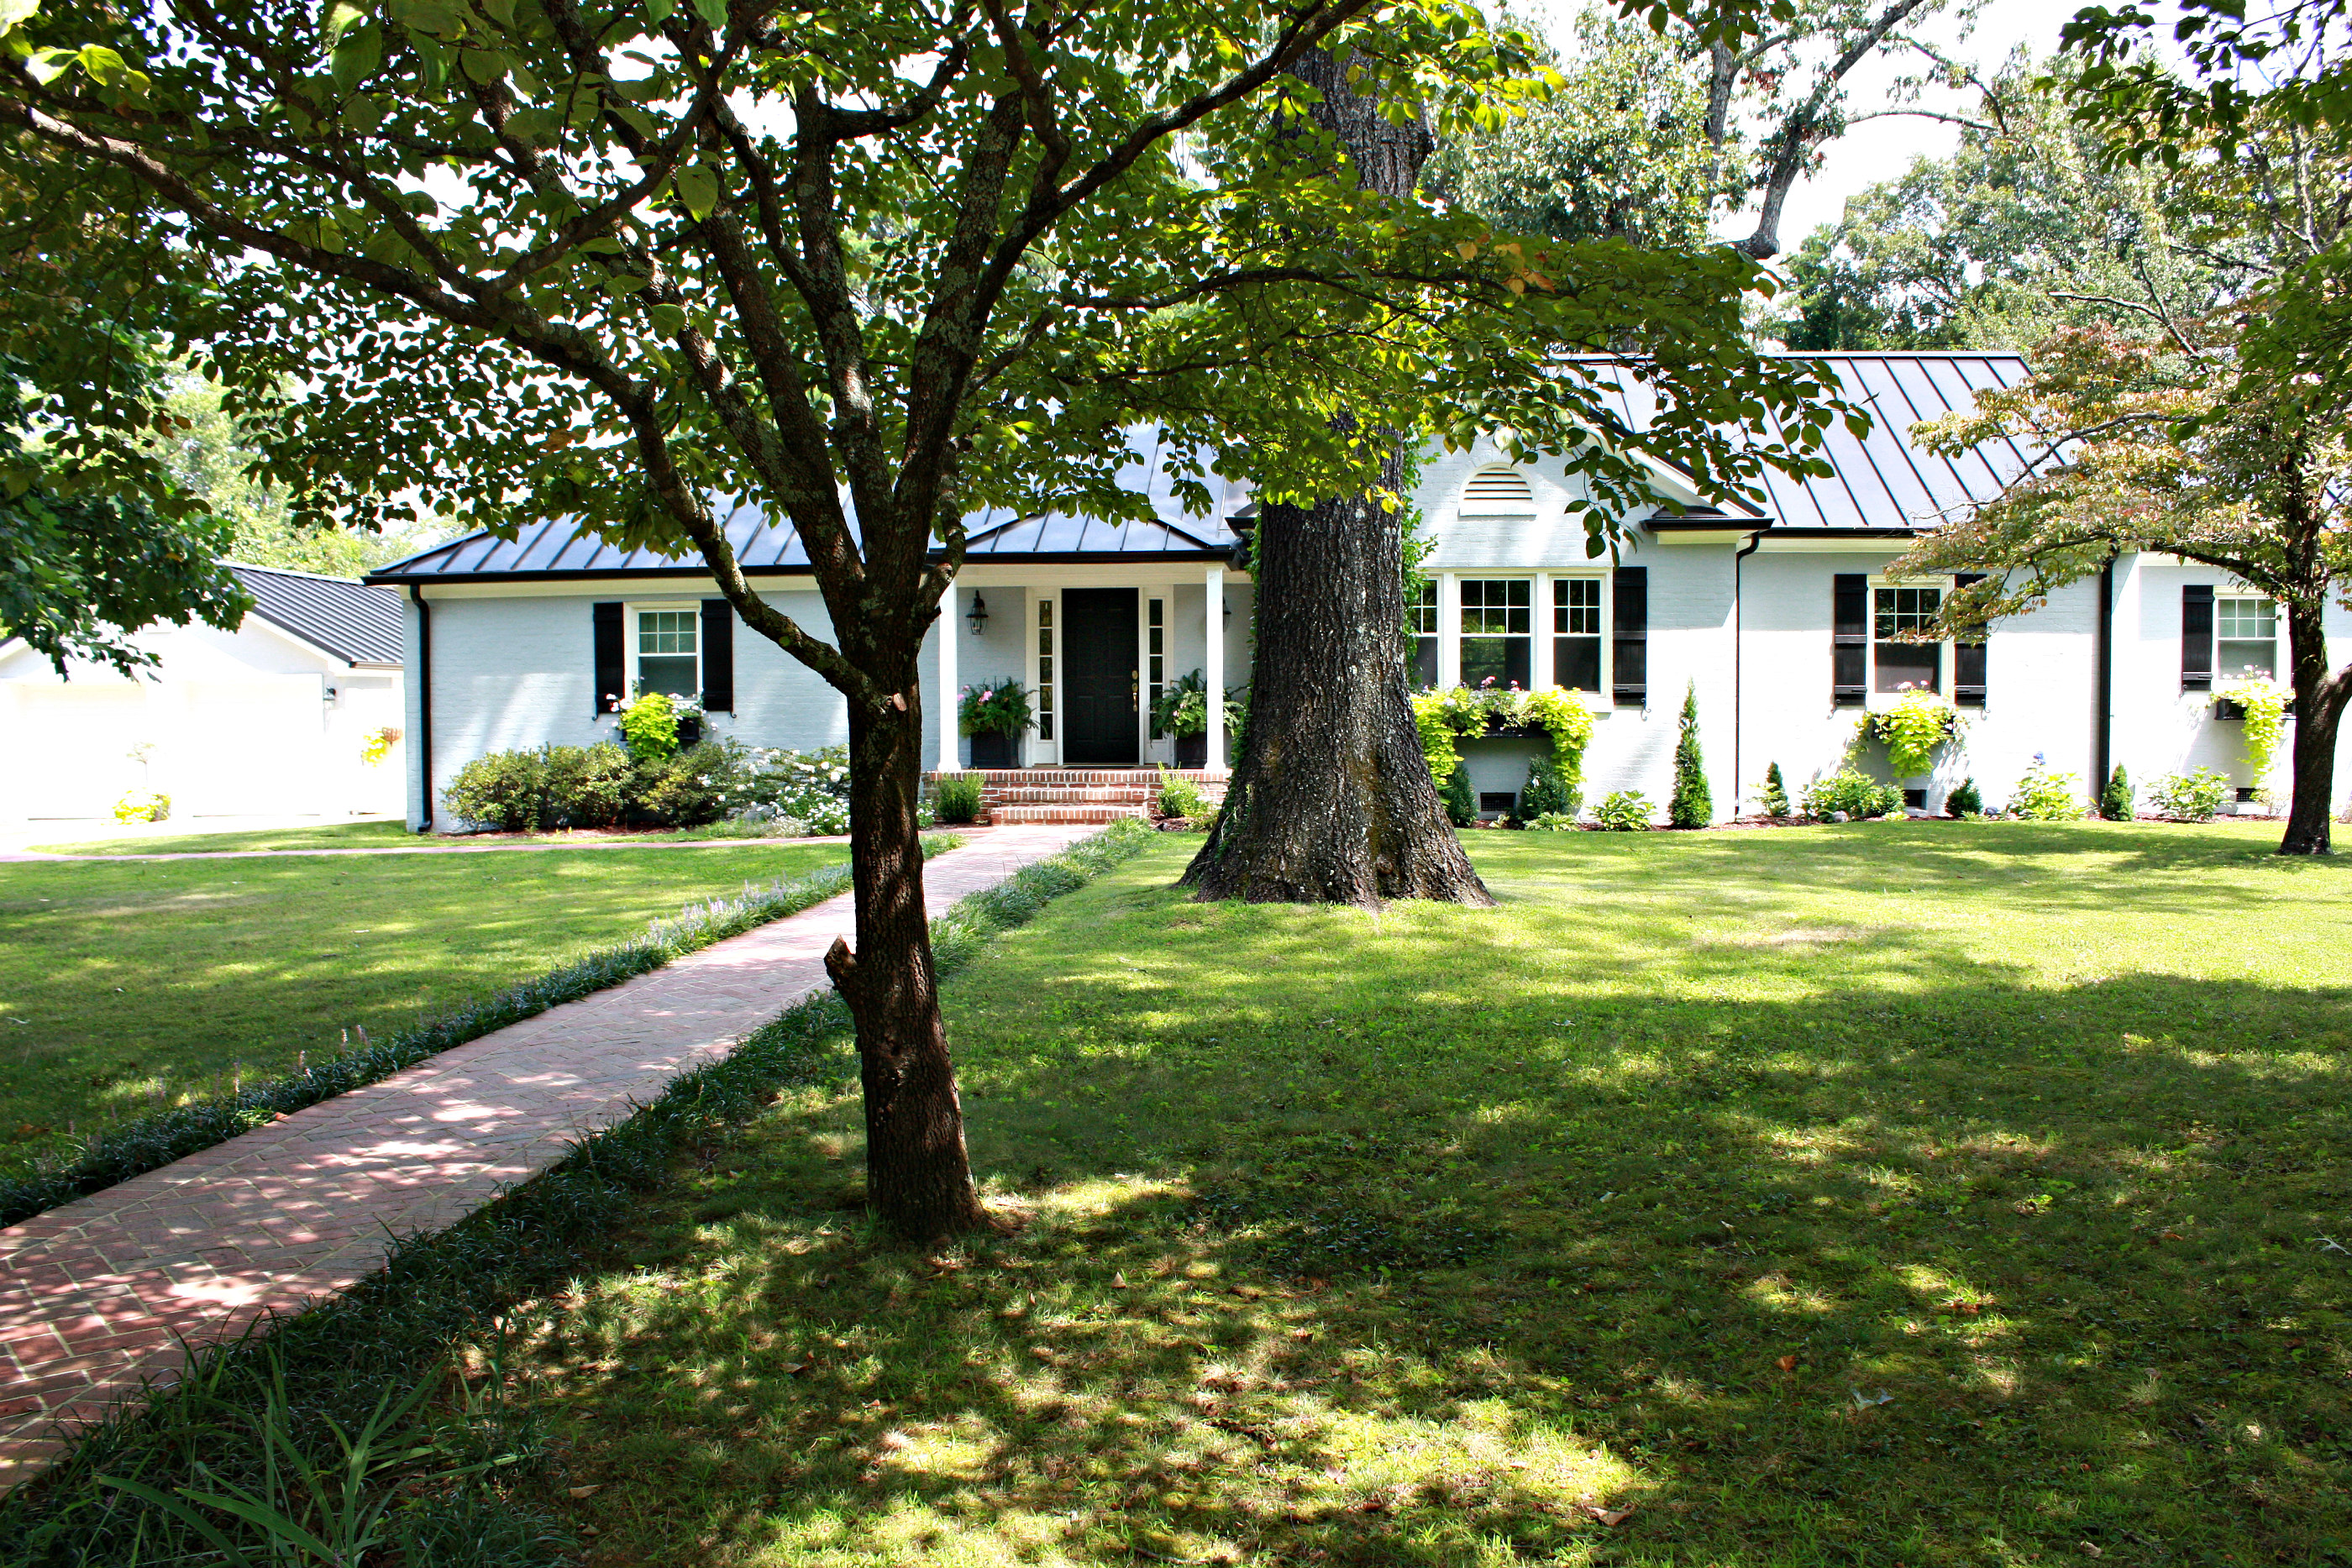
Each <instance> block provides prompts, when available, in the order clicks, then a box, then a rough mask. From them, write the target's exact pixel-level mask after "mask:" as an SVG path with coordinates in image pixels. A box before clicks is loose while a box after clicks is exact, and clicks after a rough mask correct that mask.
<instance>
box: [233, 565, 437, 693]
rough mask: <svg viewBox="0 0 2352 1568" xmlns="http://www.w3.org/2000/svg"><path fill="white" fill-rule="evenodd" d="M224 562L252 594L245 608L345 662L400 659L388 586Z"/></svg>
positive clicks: (396, 608) (396, 615)
mask: <svg viewBox="0 0 2352 1568" xmlns="http://www.w3.org/2000/svg"><path fill="white" fill-rule="evenodd" d="M228 568H229V570H231V571H233V572H235V573H236V580H237V581H238V582H239V583H241V584H243V585H244V588H245V591H246V592H247V593H249V594H251V595H252V596H253V609H252V611H251V612H250V613H252V614H255V615H258V616H260V617H261V619H263V620H264V621H267V622H269V623H270V624H271V625H272V626H275V627H277V628H278V630H280V631H282V632H289V633H290V634H292V635H294V636H296V637H299V638H301V639H302V641H304V642H305V643H310V644H311V645H312V646H314V647H318V648H323V649H325V650H326V651H327V652H328V653H332V654H333V655H334V656H335V657H336V658H338V659H341V660H342V661H343V663H345V664H387V665H393V666H395V667H396V666H397V665H398V664H400V654H401V649H400V596H399V595H398V594H396V593H394V592H393V591H391V590H389V589H383V588H371V587H369V586H368V585H367V584H366V583H363V582H353V581H352V580H350V579H348V578H341V577H320V576H319V575H318V574H317V573H315V572H308V571H288V570H284V569H282V568H279V567H274V566H246V565H244V564H242V563H241V562H237V561H231V562H229V563H228Z"/></svg>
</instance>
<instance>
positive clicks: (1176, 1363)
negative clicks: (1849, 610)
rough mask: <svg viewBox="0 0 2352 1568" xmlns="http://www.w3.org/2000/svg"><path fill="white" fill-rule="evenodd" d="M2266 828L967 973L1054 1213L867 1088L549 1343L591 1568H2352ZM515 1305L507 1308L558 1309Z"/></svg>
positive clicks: (2285, 905)
mask: <svg viewBox="0 0 2352 1568" xmlns="http://www.w3.org/2000/svg"><path fill="white" fill-rule="evenodd" d="M2272 837H2273V831H2272V830H2271V829H2269V828H2266V827H2265V828H2247V829H2240V828H2236V827H2231V826H2224V827H2221V828H2218V829H2216V830H2212V831H2180V830H2170V829H2165V828H2159V827H2153V826H2121V825H2118V826H2113V827H2109V826H2094V825H2084V826H2081V827H2054V826H2034V825H2021V824H2006V823H1994V824H1942V823H1933V824H1917V825H1900V824H1884V825H1856V826H1853V827H1847V828H1830V829H1818V830H1798V831H1775V832H1769V833H1766V832H1752V833H1718V834H1709V835H1666V834H1659V835H1650V836H1642V837H1632V838H1613V837H1604V836H1599V835H1536V834H1528V835H1516V834H1500V833H1495V834H1480V835H1475V836H1474V837H1473V838H1472V839H1471V840H1470V842H1471V848H1472V852H1473V854H1474V856H1475V858H1476V859H1477V861H1478V863H1479V865H1480V867H1481V869H1482V871H1483V872H1484V873H1485V874H1486V876H1487V878H1488V880H1489V883H1490V885H1492V886H1493V887H1494V888H1495V890H1496V894H1497V895H1498V897H1499V898H1500V899H1501V901H1502V906H1501V907H1500V908H1499V909H1496V910H1493V911H1468V910H1460V909H1450V908H1429V907H1398V908H1392V909H1391V910H1388V911H1385V912H1383V913H1381V914H1380V915H1366V914H1362V913H1358V912H1351V911H1339V910H1328V909H1297V908H1286V907H1250V906H1238V905H1201V904H1192V903H1191V902H1190V901H1189V900H1188V898H1187V897H1186V895H1185V894H1184V893H1183V892H1182V891H1181V890H1179V889H1175V888H1172V887H1171V885H1170V883H1171V881H1172V879H1173V877H1174V876H1175V874H1176V873H1178V871H1179V870H1181V866H1182V864H1183V861H1184V858H1185V855H1186V853H1187V852H1189V850H1190V849H1191V848H1192V844H1191V843H1190V842H1185V841H1174V842H1168V843H1163V844H1161V845H1159V846H1156V847H1155V848H1154V849H1153V850H1152V851H1151V852H1150V853H1149V854H1148V855H1147V856H1146V857H1145V858H1143V859H1142V860H1140V861H1139V862H1135V863H1134V864H1132V865H1130V866H1128V867H1126V868H1124V869H1122V870H1121V871H1119V872H1118V873H1114V874H1112V875H1111V876H1108V877H1107V878H1105V879H1104V880H1103V881H1102V882H1100V883H1097V884H1096V885H1095V886H1094V887H1091V888H1089V889H1087V890H1086V891H1084V892H1082V893H1078V894H1073V895H1071V896H1070V897H1069V898H1068V899H1066V901H1063V902H1062V903H1060V904H1057V905H1056V906H1055V908H1054V909H1053V910H1052V911H1050V912H1049V913H1048V914H1047V915H1045V918H1044V919H1042V920H1040V921H1039V922H1038V923H1037V924H1036V925H1033V926H1031V927H1028V928H1027V929H1025V930H1023V931H1021V932H1017V933H1014V934H1013V935H1010V936H1006V937H1005V938H1003V939H1002V940H1001V941H999V942H998V943H997V944H995V945H994V946H992V948H991V950H990V951H989V953H988V954H987V955H986V956H985V957H984V958H983V959H982V962H980V963H978V964H976V965H975V966H973V967H972V968H971V970H969V971H968V972H967V973H966V975H965V976H964V977H962V978H961V980H960V982H959V984H958V985H957V987H956V988H955V989H954V990H953V992H952V993H951V996H950V1030H951V1037H952V1040H953V1042H954V1046H955V1050H956V1051H957V1054H958V1059H959V1061H960V1063H961V1071H962V1075H963V1083H964V1086H965V1091H966V1095H965V1103H966V1108H967V1111H968V1112H969V1114H970V1137H971V1147H972V1151H973V1155H974V1158H975V1160H976V1162H977V1164H978V1166H979V1167H980V1169H981V1170H982V1173H983V1176H984V1178H985V1180H986V1181H987V1183H988V1186H989V1188H990V1190H991V1192H992V1196H993V1197H994V1199H995V1201H996V1202H998V1203H999V1204H1000V1205H1002V1206H1003V1207H1004V1208H1005V1209H1006V1210H1007V1211H1008V1212H1011V1213H1014V1214H1017V1215H1018V1216H1019V1217H1020V1218H1021V1220H1022V1224H1021V1227H1020V1228H1019V1229H1018V1231H1017V1233H1015V1234H1013V1235H1011V1236H1009V1237H1005V1238H993V1239H979V1240H976V1241H973V1242H971V1243H969V1244H967V1245H964V1246H961V1247H958V1248H955V1249H949V1250H947V1251H944V1252H935V1253H930V1254H925V1253H921V1252H908V1251H903V1250H897V1249H888V1248H885V1247H882V1246H879V1245H877V1243H876V1242H875V1240H874V1239H872V1238H871V1237H870V1235H868V1234H867V1232H866V1230H865V1228H863V1226H862V1223H861V1220H860V1218H859V1217H858V1214H857V1212H856V1172H857V1160H858V1150H859V1140H860V1136H861V1125H862V1124H861V1121H860V1113H859V1110H858V1102H857V1100H856V1093H855V1089H854V1086H852V1085H835V1084H824V1083H812V1084H809V1085H805V1086H803V1087H801V1088H799V1089H796V1090H794V1091H793V1092H789V1093H787V1094H786V1095H785V1097H784V1098H783V1099H782V1100H781V1101H780V1102H779V1103H777V1104H776V1105H775V1106H773V1107H772V1108H771V1110H770V1111H769V1112H768V1113H766V1114H765V1115H763V1116H762V1117H761V1119H760V1120H759V1121H758V1122H757V1123H755V1124H753V1126H752V1127H751V1129H749V1130H748V1131H747V1133H746V1134H744V1135H743V1136H742V1137H740V1138H739V1139H738V1140H736V1141H734V1142H733V1143H731V1144H730V1145H728V1146H726V1147H723V1148H713V1149H710V1150H707V1151H705V1152H704V1154H703V1155H702V1156H701V1157H700V1158H698V1159H697V1160H695V1161H693V1162H690V1163H688V1164H686V1165H683V1166H679V1167H678V1169H677V1173H676V1176H675V1177H674V1181H673V1185H672V1186H670V1188H668V1189H667V1192H666V1193H664V1194H663V1195H660V1196H659V1197H657V1198H656V1200H655V1201H654V1202H653V1203H651V1204H649V1205H648V1207H647V1208H646V1211H645V1213H644V1214H643V1216H642V1218H641V1219H640V1220H639V1222H638V1223H637V1225H636V1226H635V1227H634V1228H632V1229H631V1230H630V1231H629V1232H628V1233H626V1234H625V1235H624V1236H623V1237H621V1238H619V1239H618V1240H617V1243H616V1251H615V1253H614V1256H613V1257H612V1258H611V1259H610V1260H608V1261H607V1262H606V1263H605V1265H604V1267H603V1268H602V1269H601V1270H598V1271H596V1272H595V1273H593V1274H592V1275H590V1276H589V1277H586V1278H584V1279H583V1280H582V1281H580V1282H579V1284H578V1286H577V1287H576V1289H575V1290H574V1291H572V1292H569V1293H567V1294H566V1295H565V1296H564V1297H562V1298H561V1299H559V1300H555V1301H548V1302H543V1303H541V1308H540V1311H539V1312H537V1313H536V1314H535V1324H534V1326H532V1327H531V1328H530V1335H531V1340H532V1344H531V1353H530V1356H529V1358H528V1360H527V1361H526V1362H524V1363H522V1364H516V1366H515V1370H516V1373H517V1375H518V1376H519V1377H520V1378H521V1379H522V1382H521V1384H520V1386H522V1387H524V1388H527V1389H530V1390H532V1391H534V1392H533V1394H532V1395H531V1397H532V1399H533V1400H534V1402H535V1404H536V1406H537V1407H538V1408H539V1409H540V1410H541V1412H543V1413H544V1414H545V1416H547V1417H548V1418H549V1419H550V1420H551V1421H552V1422H553V1423H554V1425H555V1429H556V1431H557V1432H558V1434H559V1437H560V1438H561V1441H562V1446H563V1451H564V1453H565V1454H566V1456H567V1463H568V1465H569V1467H570V1468H569V1469H568V1471H567V1473H566V1476H565V1478H564V1479H565V1480H566V1482H567V1483H568V1484H570V1485H578V1486H594V1487H597V1488H599V1489H600V1490H595V1491H593V1493H590V1494H587V1495H585V1496H584V1497H582V1498H580V1499H577V1500H574V1499H572V1497H571V1495H570V1493H569V1491H564V1492H561V1493H558V1494H555V1495H554V1496H553V1497H552V1499H551V1506H554V1507H556V1508H559V1509H562V1510H564V1511H568V1512H569V1514H570V1515H571V1517H572V1519H573V1520H574V1521H577V1522H578V1523H580V1524H582V1525H593V1526H594V1527H595V1528H596V1529H597V1530H598V1531H601V1533H600V1534H598V1535H597V1536H595V1537H593V1539H594V1540H595V1541H596V1542H597V1543H598V1544H597V1547H596V1550H595V1552H594V1553H593V1556H594V1559H595V1560H596V1561H611V1562H616V1563H617V1562H635V1561H646V1562H655V1561H658V1562H728V1563H777V1564H782V1563H792V1564H794V1565H795V1568H800V1565H835V1564H880V1563H892V1564H940V1565H945V1564H950V1563H952V1564H958V1565H963V1564H997V1563H1003V1564H1011V1563H1105V1564H1108V1563H1128V1562H1130V1561H1138V1562H1140V1561H1182V1562H1198V1563H1218V1562H1221V1563H1253V1564H1274V1563H1383V1564H1387V1563H1431V1564H1438V1563H1443V1564H1448V1565H1453V1564H1502V1563H1526V1562H1560V1563H1599V1562H1610V1563H1656V1564H1664V1563H1723V1564H1742V1565H1748V1564H1757V1565H1762V1564H1782V1563H1789V1564H1798V1563H1805V1564H1810V1563H1906V1564H1955V1565H1958V1564H1979V1563H2027V1562H2035V1561H2042V1562H2049V1561H2057V1560H2062V1559H2063V1560H2067V1561H2080V1560H2086V1559H2087V1558H2088V1557H2089V1556H2090V1555H2091V1552H2089V1551H2087V1550H2086V1547H2087V1548H2095V1549H2096V1552H2098V1553H2100V1554H2102V1555H2104V1556H2105V1557H2107V1558H2110V1559H2113V1560H2116V1561H2138V1562H2150V1563H2153V1562H2157V1561H2169V1562H2195V1563H2243V1564H2253V1563H2276V1562H2296V1563H2304V1562H2325V1561H2330V1560H2332V1559H2331V1556H2330V1554H2331V1553H2335V1554H2337V1555H2341V1554H2343V1553H2344V1552H2347V1550H2352V1534H2347V1531H2352V1522H2347V1521H2352V1438H2347V1436H2346V1434H2347V1433H2352V1399H2347V1390H2352V1315H2347V1314H2348V1313H2352V1259H2347V1255H2345V1254H2344V1253H2342V1252H2341V1251H2338V1250H2336V1249H2331V1248H2330V1247H2329V1246H2328V1245H2327V1242H2328V1240H2329V1239H2334V1240H2335V1241H2336V1242H2337V1243H2338V1244H2339V1245H2340V1246H2352V1236H2347V1234H2346V1227H2347V1224H2352V1222H2348V1221H2347V1218H2346V1215H2347V1209H2348V1208H2352V1185H2348V1184H2352V1111H2348V1110H2347V1107H2352V1097H2347V1093H2346V1090H2347V1082H2346V1074H2347V1043H2352V1033H2348V1032H2347V1031H2352V1014H2347V998H2352V952H2347V947H2346V945H2345V943H2344V941H2343V939H2342V938H2343V935H2344V925H2345V924H2346V902H2345V894H2346V893H2347V881H2346V879H2347V875H2352V868H2346V867H2340V866H2337V865H2336V864H2332V863H2319V864H2313V863H2299V862H2282V861H2279V860H2277V859H2275V858H2273V857H2272V856H2271V855H2270V854H2269V853H2268V851H2269V849H2270V847H2271V839H2272ZM533 1318H534V1314H529V1313H526V1314H524V1315H523V1317H522V1318H521V1319H520V1320H519V1321H520V1322H526V1323H532V1322H533Z"/></svg>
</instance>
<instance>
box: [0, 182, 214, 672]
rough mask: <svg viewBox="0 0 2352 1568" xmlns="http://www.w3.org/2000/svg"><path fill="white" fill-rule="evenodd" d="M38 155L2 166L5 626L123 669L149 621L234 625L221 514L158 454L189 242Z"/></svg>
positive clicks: (1, 618)
mask: <svg viewBox="0 0 2352 1568" xmlns="http://www.w3.org/2000/svg"><path fill="white" fill-rule="evenodd" d="M43 174H44V171H42V170H41V169H39V168H37V167H36V168H33V169H25V168H0V635H5V636H13V637H22V638H23V639H25V641H26V643H28V644H29V645H31V646H32V647H34V648H36V649H37V650H38V651H39V652H41V653H44V654H46V655H47V657H48V658H49V660H50V661H51V663H52V664H55V665H56V666H57V668H58V672H59V673H60V674H64V673H65V672H66V670H67V667H68V665H67V662H68V660H71V659H87V660H91V661H95V662H98V663H101V664H110V665H112V666H113V667H115V668H116V669H118V670H121V671H122V672H124V673H125V674H129V673H131V672H132V671H134V670H136V669H138V668H140V667H141V666H142V665H146V664H152V662H153V656H152V654H150V653H146V652H144V651H143V650H142V649H141V648H140V647H139V646H138V645H137V644H136V643H133V642H132V641H131V632H136V631H137V630H138V629H139V628H140V627H142V626H144V625H147V624H149V623H150V622H157V621H163V622H172V623H174V624H179V625H185V624H186V623H187V622H190V621H193V620H203V621H205V622H208V623H210V624H213V625H216V626H224V627H226V626H234V625H236V623H237V621H238V620H239V618H240V617H242V616H243V614H244V613H245V610H246V607H247V601H246V598H245V595H244V593H243V591H242V590H241V589H239V588H238V586H237V583H236V579H235V578H233V577H231V576H230V575H229V574H228V573H227V572H226V571H225V570H222V569H221V567H220V566H219V564H218V560H217V558H218V556H219V554H220V552H221V547H222V546H223V545H224V544H225V542H226V537H227V536H226V529H225V528H222V527H221V526H220V525H219V523H218V522H217V520H215V519H214V518H211V517H208V516H207V515H206V514H205V510H204V508H203V507H202V506H201V504H199V503H197V502H195V501H194V499H193V498H192V497H189V496H188V495H187V494H186V492H185V491H184V489H183V488H182V487H181V486H178V485H177V484H175V483H174V481H173V476H172V475H171V474H170V473H169V471H168V470H167V469H166V468H165V467H164V466H163V465H162V464H160V463H159V462H158V461H157V460H156V455H155V445H156V443H157V442H158V441H159V440H160V439H162V438H163V435H164V434H167V433H168V432H169V431H170V430H171V429H172V428H173V418H172V416H171V414H170V413H169V412H168V410H166V409H165V408H164V406H163V378H162V376H161V373H160V361H159V357H158V354H157V351H156V343H157V340H158V338H159V335H160V333H161V330H162V329H161V325H160V323H161V322H162V320H163V319H164V318H165V317H166V316H168V315H169V314H171V313H172V312H173V311H174V310H175V309H177V308H180V307H181V306H184V304H186V303H187V302H188V301H189V300H190V299H191V298H194V297H196V295H197V294H198V292H199V291H200V289H201V287H202V279H201V277H199V276H197V275H195V273H194V269H193V268H192V267H191V266H190V265H189V263H188V262H187V260H186V258H184V257H183V256H176V255H174V254H173V253H172V252H171V251H170V250H169V248H168V247H166V246H163V245H162V244H161V243H160V242H158V241H157V240H156V239H155V238H154V237H152V236H149V235H141V234H139V233H138V232H137V231H136V229H135V228H134V227H133V226H132V225H128V224H125V223H123V222H121V221H120V220H119V219H111V220H110V219H109V218H107V217H106V216H105V215H104V214H92V213H91V212H89V210H87V209H86V208H85V207H83V206H82V205H80V204H78V203H76V202H75V201H74V200H72V199H71V196H70V195H69V194H68V193H62V192H60V191H58V190H57V189H55V188H54V187H53V185H52V183H51V182H49V181H48V180H47V179H45V178H44V177H43Z"/></svg>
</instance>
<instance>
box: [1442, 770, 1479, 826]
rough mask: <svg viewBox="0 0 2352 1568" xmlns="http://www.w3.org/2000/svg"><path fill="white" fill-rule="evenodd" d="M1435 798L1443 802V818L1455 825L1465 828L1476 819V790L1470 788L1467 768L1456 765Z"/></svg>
mask: <svg viewBox="0 0 2352 1568" xmlns="http://www.w3.org/2000/svg"><path fill="white" fill-rule="evenodd" d="M1437 798H1438V799H1439V800H1443V801H1444V802H1445V820H1446V821H1449V822H1451V823H1453V824H1454V826H1455V827H1457V828H1466V827H1468V826H1469V825H1470V824H1471V823H1473V822H1475V821H1477V820H1478V791H1476V790H1475V789H1472V788H1470V769H1468V768H1462V767H1458V766H1457V767H1456V768H1454V775H1453V777H1452V778H1450V779H1446V781H1445V787H1444V789H1440V790H1438V792H1437Z"/></svg>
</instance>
